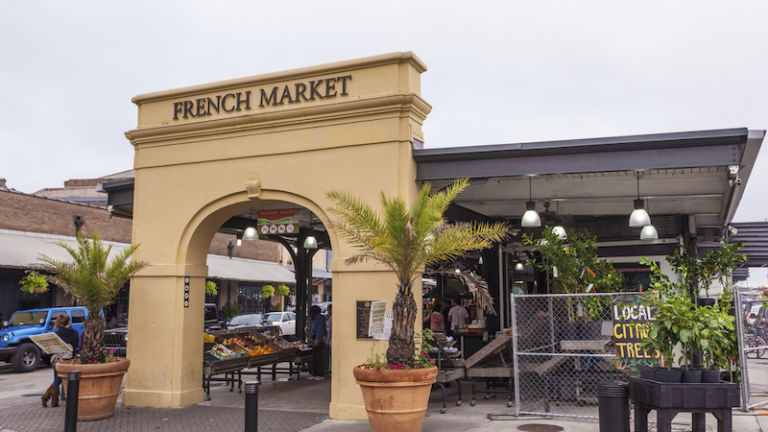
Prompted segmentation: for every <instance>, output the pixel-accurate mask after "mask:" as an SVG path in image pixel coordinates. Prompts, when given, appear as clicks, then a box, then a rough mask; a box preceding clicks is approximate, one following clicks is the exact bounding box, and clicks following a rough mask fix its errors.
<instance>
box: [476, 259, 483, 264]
mask: <svg viewBox="0 0 768 432" xmlns="http://www.w3.org/2000/svg"><path fill="white" fill-rule="evenodd" d="M477 263H478V264H479V265H483V257H480V259H478V260H477Z"/></svg>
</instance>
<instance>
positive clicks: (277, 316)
mask: <svg viewBox="0 0 768 432" xmlns="http://www.w3.org/2000/svg"><path fill="white" fill-rule="evenodd" d="M266 319H267V321H269V322H270V323H272V325H273V326H278V327H280V332H281V333H282V334H284V335H295V334H296V314H295V313H293V312H271V313H268V314H267V317H266Z"/></svg>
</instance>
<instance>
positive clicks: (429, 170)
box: [413, 128, 765, 228]
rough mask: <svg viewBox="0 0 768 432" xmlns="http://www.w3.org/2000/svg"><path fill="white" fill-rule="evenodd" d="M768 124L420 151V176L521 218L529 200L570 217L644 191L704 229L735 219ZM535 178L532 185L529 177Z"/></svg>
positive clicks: (626, 203) (470, 203) (617, 207)
mask: <svg viewBox="0 0 768 432" xmlns="http://www.w3.org/2000/svg"><path fill="white" fill-rule="evenodd" d="M764 136H765V131H763V130H748V129H745V128H740V129H721V130H710V131H695V132H679V133H665V134H649V135H633V136H624V137H610V138H593V139H576V140H564V141H548V142H534V143H518V144H500V145H491V146H473V147H455V148H440V149H417V150H414V152H413V153H414V156H413V157H414V159H415V160H416V162H417V164H418V179H419V180H422V181H431V182H432V185H433V189H441V188H443V187H445V186H446V185H448V184H449V183H450V182H451V181H453V180H454V179H457V178H464V177H467V178H470V182H471V184H470V186H469V187H468V188H467V189H466V190H465V191H464V192H463V193H462V194H461V195H460V196H459V197H458V199H457V200H456V201H455V203H456V204H457V205H459V206H462V207H464V208H466V209H469V210H471V211H473V212H476V213H478V214H481V215H485V216H490V217H501V218H509V217H511V218H513V219H514V218H517V219H519V217H520V216H521V215H522V214H523V212H525V202H526V201H527V200H528V199H529V186H530V188H531V189H530V190H531V193H532V198H533V200H534V201H537V208H538V210H539V211H541V210H543V206H542V202H544V201H548V202H550V203H551V207H552V208H551V210H552V211H555V210H557V212H558V213H559V215H568V216H576V217H578V216H611V215H626V216H628V215H629V214H630V213H631V212H632V209H633V201H634V199H635V198H636V197H637V176H638V175H639V176H640V180H639V182H640V198H642V199H645V200H646V202H649V206H650V214H651V215H652V216H653V215H655V214H662V215H663V214H667V215H670V214H674V215H679V214H683V215H691V216H693V217H694V218H695V219H694V223H695V225H696V226H697V227H720V228H721V227H723V226H726V225H727V224H729V223H730V222H731V220H732V218H733V214H734V212H735V211H736V207H737V206H738V203H739V201H740V199H741V196H742V194H743V191H744V187H745V186H746V183H747V180H748V179H749V176H750V173H751V172H752V168H753V166H754V163H755V159H756V157H757V153H758V151H759V149H760V145H761V143H762V140H763V137H764ZM529 182H531V183H530V184H529Z"/></svg>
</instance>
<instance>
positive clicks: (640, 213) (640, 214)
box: [629, 172, 651, 228]
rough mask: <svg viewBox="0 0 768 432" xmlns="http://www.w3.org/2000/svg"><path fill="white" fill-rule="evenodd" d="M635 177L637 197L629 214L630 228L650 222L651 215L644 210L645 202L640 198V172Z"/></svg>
mask: <svg viewBox="0 0 768 432" xmlns="http://www.w3.org/2000/svg"><path fill="white" fill-rule="evenodd" d="M635 175H636V178H637V199H636V200H635V209H634V210H632V214H631V215H629V226H630V227H632V228H640V227H644V226H646V225H650V224H651V217H650V216H649V215H648V212H647V211H645V202H644V201H643V200H641V199H640V172H637V173H636V174H635Z"/></svg>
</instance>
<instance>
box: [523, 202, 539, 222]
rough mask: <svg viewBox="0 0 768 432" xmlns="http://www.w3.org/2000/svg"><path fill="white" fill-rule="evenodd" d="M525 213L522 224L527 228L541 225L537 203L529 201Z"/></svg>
mask: <svg viewBox="0 0 768 432" xmlns="http://www.w3.org/2000/svg"><path fill="white" fill-rule="evenodd" d="M525 209H526V210H525V213H523V219H522V221H521V225H522V226H523V227H525V228H535V227H540V226H541V218H540V217H539V214H538V213H536V203H535V202H533V201H528V202H526V203H525Z"/></svg>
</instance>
